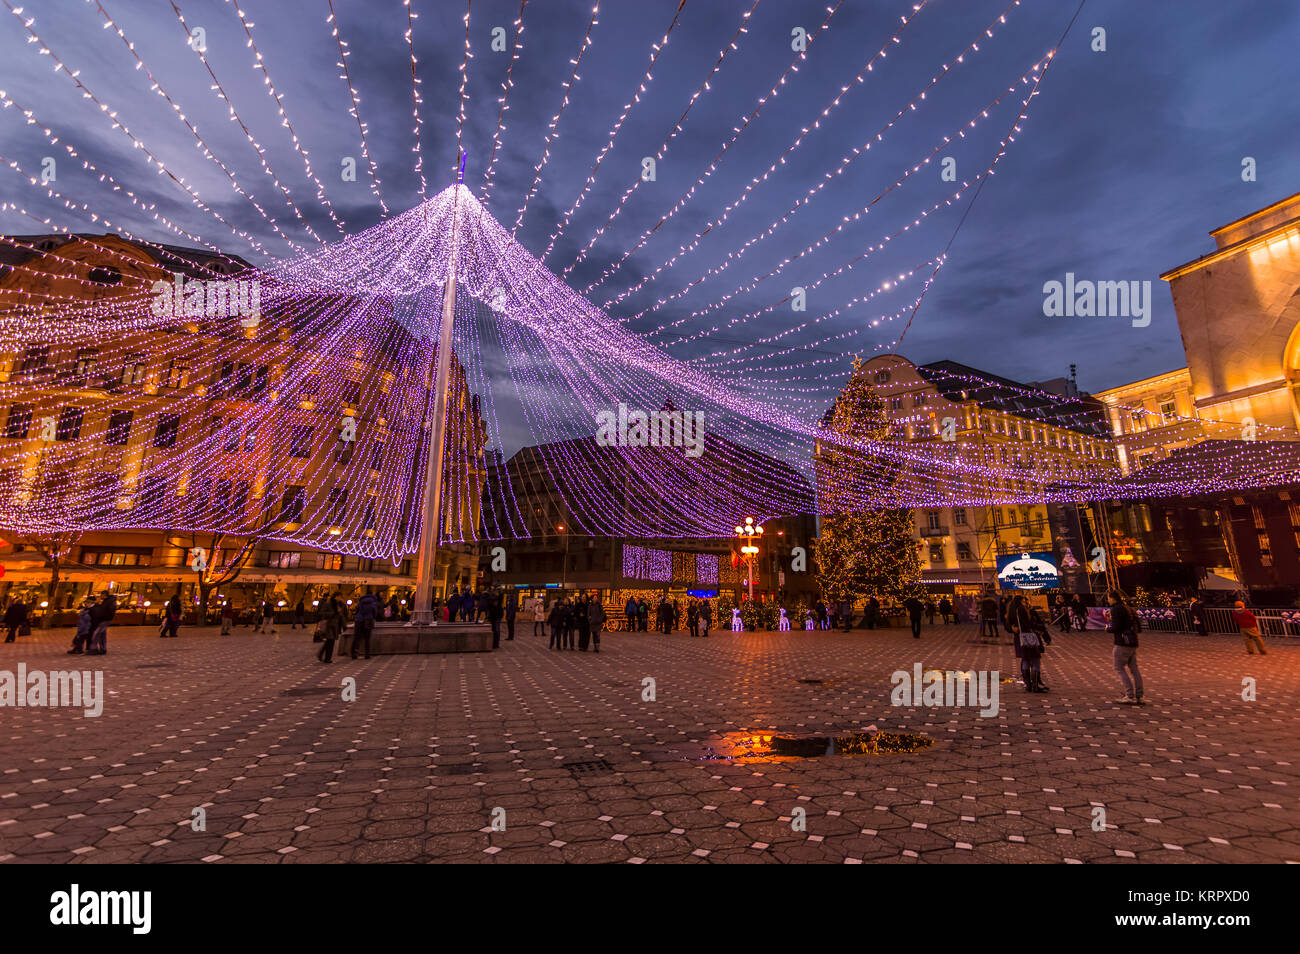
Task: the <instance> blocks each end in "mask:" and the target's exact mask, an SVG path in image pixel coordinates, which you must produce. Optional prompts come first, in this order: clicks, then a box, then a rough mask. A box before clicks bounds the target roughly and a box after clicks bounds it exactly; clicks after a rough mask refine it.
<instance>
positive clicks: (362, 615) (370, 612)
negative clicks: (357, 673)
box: [352, 593, 379, 659]
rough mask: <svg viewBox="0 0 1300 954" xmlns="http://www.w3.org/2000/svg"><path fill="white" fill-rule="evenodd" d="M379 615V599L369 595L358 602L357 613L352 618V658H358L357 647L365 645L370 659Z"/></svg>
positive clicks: (371, 594) (372, 594) (367, 656)
mask: <svg viewBox="0 0 1300 954" xmlns="http://www.w3.org/2000/svg"><path fill="white" fill-rule="evenodd" d="M378 615H379V597H377V596H375V594H374V593H367V594H366V595H365V596H363V597H361V599H360V600H358V601H357V611H356V614H355V615H354V616H353V617H352V658H353V659H356V658H357V647H358V646H359V645H361V644H363V643H364V644H365V647H366V658H367V659H369V658H370V634H371V633H373V632H374V631H375V618H376V617H377V616H378Z"/></svg>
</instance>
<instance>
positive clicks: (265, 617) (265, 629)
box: [259, 600, 275, 633]
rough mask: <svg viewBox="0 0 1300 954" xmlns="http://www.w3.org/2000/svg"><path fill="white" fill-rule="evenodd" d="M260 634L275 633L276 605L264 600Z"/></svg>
mask: <svg viewBox="0 0 1300 954" xmlns="http://www.w3.org/2000/svg"><path fill="white" fill-rule="evenodd" d="M259 632H262V633H274V632H275V604H274V603H272V602H271V601H270V600H262V628H261V629H260V630H259Z"/></svg>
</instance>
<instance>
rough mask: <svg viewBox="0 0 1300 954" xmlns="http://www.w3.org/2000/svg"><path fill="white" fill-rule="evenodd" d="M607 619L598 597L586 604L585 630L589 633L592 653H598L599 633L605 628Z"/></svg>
mask: <svg viewBox="0 0 1300 954" xmlns="http://www.w3.org/2000/svg"><path fill="white" fill-rule="evenodd" d="M607 618H608V617H607V616H606V614H605V607H604V606H603V605H602V604H601V602H600V598H599V597H597V598H595V599H593V600H592V601H591V602H590V603H588V604H587V629H588V631H589V632H590V633H591V642H592V652H597V653H598V652H600V631H601V630H603V629H604V628H605V620H606V619H607Z"/></svg>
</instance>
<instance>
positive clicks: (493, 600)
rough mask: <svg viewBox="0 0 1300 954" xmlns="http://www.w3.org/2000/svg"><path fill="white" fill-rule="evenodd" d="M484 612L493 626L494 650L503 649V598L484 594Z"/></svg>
mask: <svg viewBox="0 0 1300 954" xmlns="http://www.w3.org/2000/svg"><path fill="white" fill-rule="evenodd" d="M483 601H485V602H484V606H483V612H484V615H486V616H487V621H488V623H490V624H491V626H492V648H493V649H500V648H501V617H502V615H503V614H504V610H503V607H502V606H501V597H500V596H499V595H498V594H496V593H492V592H490V591H484V593H483Z"/></svg>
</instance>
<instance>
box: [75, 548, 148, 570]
mask: <svg viewBox="0 0 1300 954" xmlns="http://www.w3.org/2000/svg"><path fill="white" fill-rule="evenodd" d="M81 562H82V563H84V564H85V565H86V566H149V565H151V564H152V563H153V550H152V549H149V548H146V547H133V548H130V549H121V550H99V549H93V550H92V549H85V550H82V551H81Z"/></svg>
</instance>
